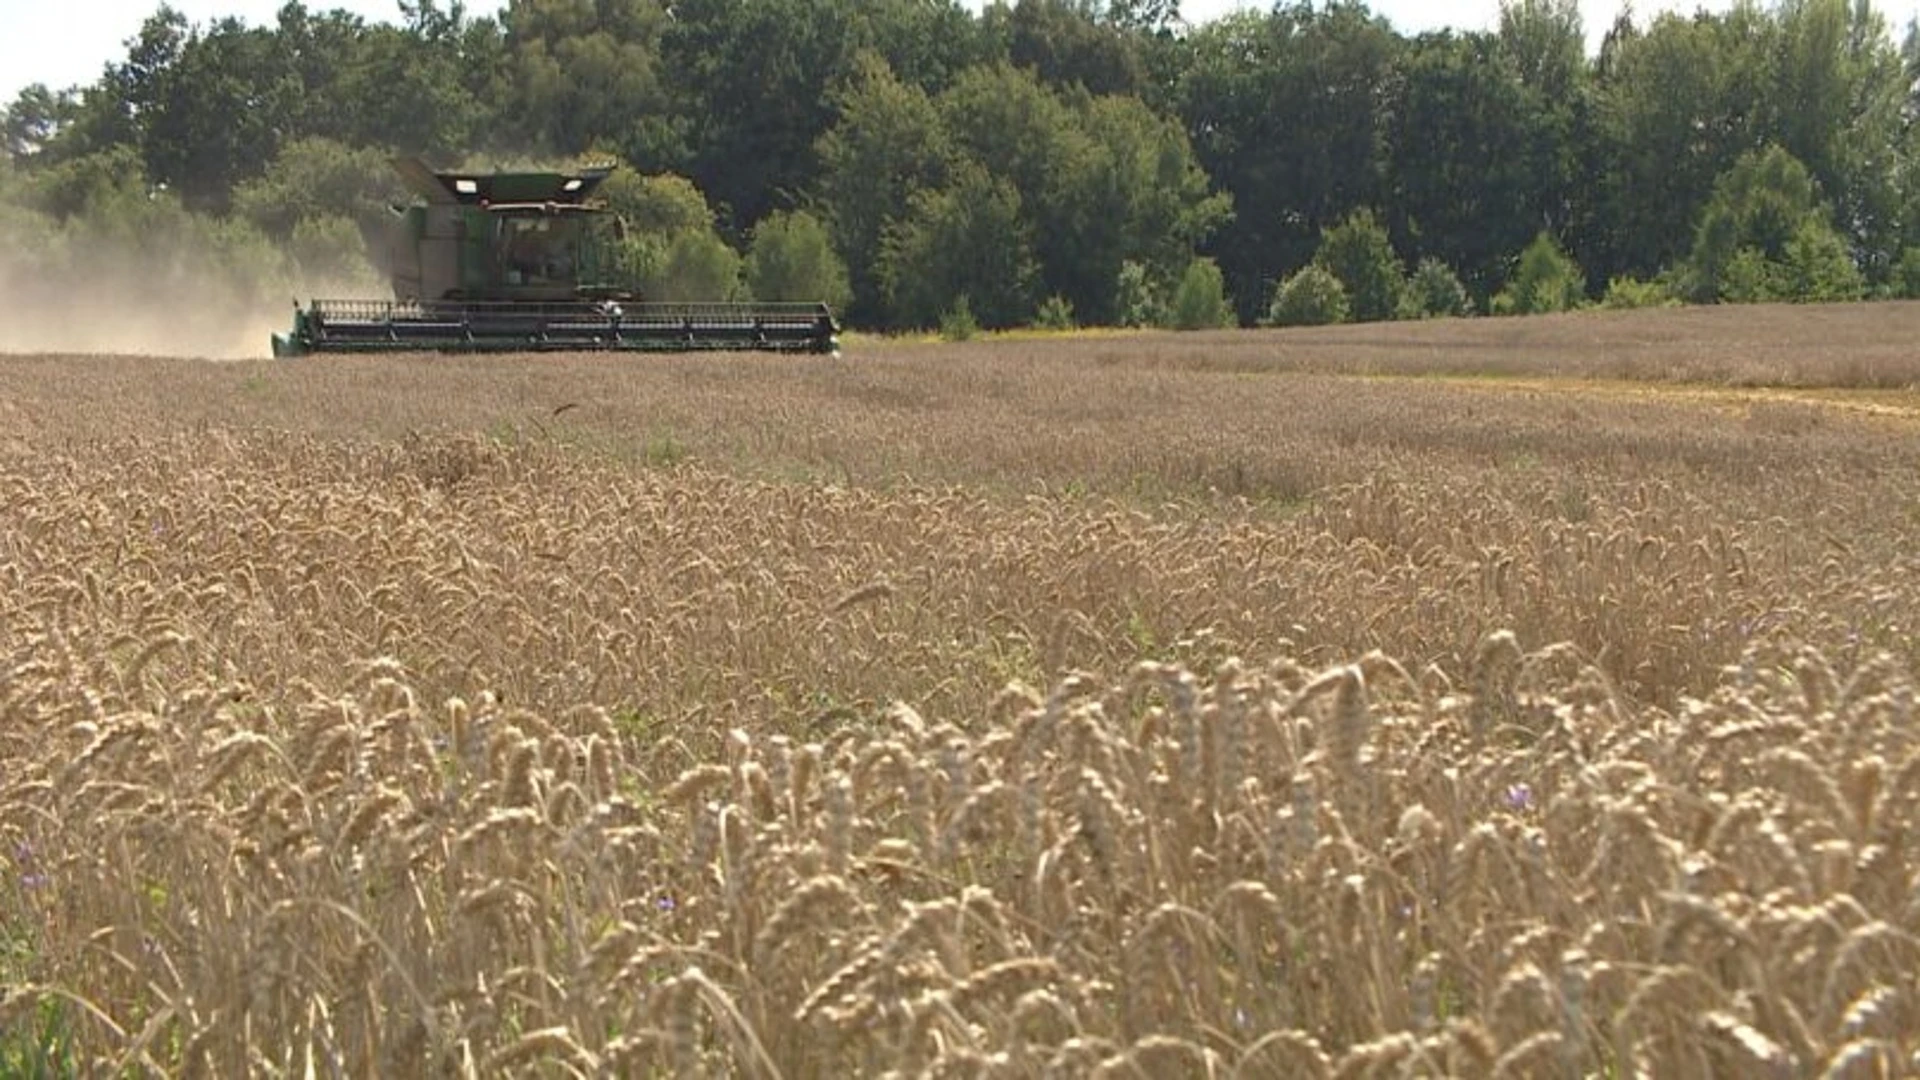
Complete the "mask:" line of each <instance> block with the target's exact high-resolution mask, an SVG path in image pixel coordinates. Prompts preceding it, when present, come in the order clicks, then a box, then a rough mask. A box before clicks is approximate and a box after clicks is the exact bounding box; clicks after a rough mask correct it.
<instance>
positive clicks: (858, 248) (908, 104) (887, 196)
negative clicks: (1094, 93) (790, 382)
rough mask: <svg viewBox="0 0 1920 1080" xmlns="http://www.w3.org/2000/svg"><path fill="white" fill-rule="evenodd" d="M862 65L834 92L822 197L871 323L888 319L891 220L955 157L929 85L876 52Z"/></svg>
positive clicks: (858, 315) (863, 315)
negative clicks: (885, 280) (885, 285)
mask: <svg viewBox="0 0 1920 1080" xmlns="http://www.w3.org/2000/svg"><path fill="white" fill-rule="evenodd" d="M855 68H856V70H855V73H854V75H853V77H852V78H851V79H850V80H849V81H848V82H847V83H846V84H845V85H844V86H843V87H842V88H841V89H840V91H839V92H838V93H837V94H836V96H835V101H836V104H837V107H838V110H839V119H838V121H837V122H836V123H835V124H834V126H833V128H832V129H831V130H830V131H828V132H827V133H826V134H825V135H824V136H822V137H821V139H820V143H819V156H820V162H821V173H820V179H819V183H818V185H817V195H818V199H819V203H820V205H821V206H822V208H823V209H824V210H825V212H826V215H827V217H828V219H829V225H830V227H831V228H832V230H833V238H834V243H835V245H836V247H837V248H838V249H839V251H840V254H841V256H842V257H843V258H845V259H846V260H847V264H848V267H849V270H850V277H851V283H852V285H853V299H852V301H851V303H852V307H851V309H850V312H849V314H850V316H851V317H852V318H853V319H856V320H858V321H861V322H865V323H868V324H870V325H871V324H878V323H882V322H884V321H885V319H886V318H887V310H886V305H885V303H884V300H883V297H882V286H881V281H880V273H879V266H880V256H881V238H882V236H883V234H884V233H885V230H886V227H887V223H888V222H891V221H897V220H900V219H902V218H904V217H905V216H906V215H907V211H908V207H909V200H910V199H911V198H912V196H913V194H914V193H915V192H917V191H923V190H927V189H930V188H935V187H938V186H940V185H941V184H943V183H944V182H945V179H946V172H947V165H948V162H949V160H950V158H951V156H952V155H951V152H950V150H949V149H948V140H947V137H946V129H945V127H944V126H943V124H942V121H941V119H940V113H939V110H938V109H937V108H936V107H935V106H934V103H933V101H932V100H931V99H930V98H928V97H927V95H926V93H925V91H923V90H921V89H920V88H919V87H917V86H913V85H911V84H908V83H904V82H902V81H901V80H900V79H899V78H897V77H896V76H895V75H894V73H893V70H892V68H890V67H889V66H888V65H887V62H886V61H885V60H884V59H883V58H881V57H880V56H878V55H877V54H872V53H869V54H865V55H864V56H862V57H861V58H860V60H859V61H857V63H856V65H855Z"/></svg>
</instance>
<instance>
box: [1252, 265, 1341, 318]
mask: <svg viewBox="0 0 1920 1080" xmlns="http://www.w3.org/2000/svg"><path fill="white" fill-rule="evenodd" d="M1350 313H1351V312H1350V310H1349V308H1348V306H1347V287H1346V286H1345V285H1342V284H1341V283H1340V279H1339V278H1337V277H1335V276H1334V275H1333V272H1332V271H1330V270H1328V269H1327V268H1326V267H1324V266H1321V265H1319V264H1318V263H1315V264H1313V265H1310V266H1308V267H1307V268H1306V269H1304V270H1302V271H1300V272H1299V273H1297V274H1295V275H1293V276H1292V277H1290V278H1288V279H1287V280H1286V281H1284V282H1282V283H1281V285H1280V287H1279V288H1278V289H1276V290H1275V291H1274V294H1273V303H1272V304H1270V305H1268V307H1267V321H1268V322H1269V323H1272V324H1273V325H1274V326H1330V325H1332V324H1334V323H1343V322H1346V321H1347V318H1348V316H1349V315H1350Z"/></svg>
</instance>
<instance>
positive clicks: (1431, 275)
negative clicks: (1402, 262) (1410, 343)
mask: <svg viewBox="0 0 1920 1080" xmlns="http://www.w3.org/2000/svg"><path fill="white" fill-rule="evenodd" d="M1400 312H1401V315H1402V317H1404V318H1410V319H1448V318H1454V317H1457V316H1461V315H1470V314H1472V313H1473V300H1472V298H1471V297H1469V296H1468V295H1467V287H1466V286H1465V285H1462V284H1461V283H1460V275H1458V274H1456V273H1454V272H1453V267H1451V266H1448V265H1447V264H1446V263H1444V262H1441V261H1440V260H1439V259H1435V258H1431V257H1429V258H1425V259H1421V260H1420V265H1419V266H1417V267H1415V268H1414V271H1413V276H1412V277H1409V278H1408V279H1407V287H1406V291H1405V292H1404V293H1403V294H1402V295H1401V299H1400Z"/></svg>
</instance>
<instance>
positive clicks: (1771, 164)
mask: <svg viewBox="0 0 1920 1080" xmlns="http://www.w3.org/2000/svg"><path fill="white" fill-rule="evenodd" d="M1682 287H1683V290H1684V291H1685V293H1686V295H1687V296H1688V297H1689V298H1690V299H1693V300H1695V301H1698V302H1712V301H1715V300H1724V301H1728V302H1732V303H1759V302H1763V301H1768V300H1801V301H1814V300H1850V299H1857V298H1859V297H1860V296H1861V295H1863V294H1864V293H1865V291H1866V282H1865V278H1864V276H1863V275H1862V274H1861V272H1860V269H1859V267H1858V266H1857V265H1856V264H1855V263H1854V261H1853V257H1852V255H1851V253H1850V252H1849V251H1848V250H1847V246H1846V242H1845V241H1844V240H1842V239H1841V237H1840V236H1839V234H1838V233H1836V232H1835V231H1834V228H1833V225H1832V224H1831V219H1830V217H1829V214H1828V211H1827V209H1826V208H1825V206H1824V205H1823V204H1822V203H1821V202H1820V200H1819V194H1818V188H1817V185H1816V184H1815V182H1814V179H1813V176H1812V174H1811V173H1810V172H1809V171H1808V170H1807V167H1806V166H1805V165H1803V164H1801V163H1800V161H1799V160H1798V159H1797V158H1795V157H1794V156H1793V155H1792V154H1790V153H1788V152H1787V151H1786V150H1785V149H1783V148H1781V147H1779V146H1769V147H1767V148H1765V149H1764V150H1759V151H1754V152H1752V153H1748V154H1745V155H1742V156H1741V158H1740V159H1739V160H1738V161H1737V162H1735V163H1734V165H1733V167H1732V168H1731V169H1729V170H1727V172H1726V173H1725V174H1724V175H1722V176H1721V177H1720V179H1719V180H1718V181H1717V182H1716V183H1715V185H1714V193H1713V199H1712V201H1711V202H1709V203H1708V204H1707V207H1706V209H1705V211H1703V212H1702V214H1701V218H1700V224H1699V226H1698V228H1697V229H1696V230H1695V232H1694V244H1693V251H1692V253H1691V255H1690V256H1689V257H1688V260H1687V265H1686V269H1685V273H1684V276H1683V286H1682Z"/></svg>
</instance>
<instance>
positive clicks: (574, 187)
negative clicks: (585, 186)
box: [560, 177, 582, 191]
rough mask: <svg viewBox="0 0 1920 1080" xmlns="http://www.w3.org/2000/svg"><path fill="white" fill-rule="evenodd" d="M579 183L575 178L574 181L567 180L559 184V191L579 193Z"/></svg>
mask: <svg viewBox="0 0 1920 1080" xmlns="http://www.w3.org/2000/svg"><path fill="white" fill-rule="evenodd" d="M581 183H582V181H581V180H579V179H578V178H577V177H576V178H575V179H572V180H569V181H567V182H566V183H564V184H561V185H560V190H561V191H579V190H580V184H581Z"/></svg>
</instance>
